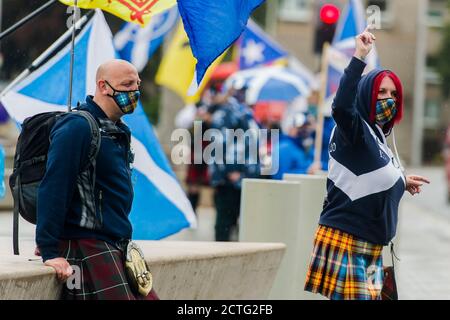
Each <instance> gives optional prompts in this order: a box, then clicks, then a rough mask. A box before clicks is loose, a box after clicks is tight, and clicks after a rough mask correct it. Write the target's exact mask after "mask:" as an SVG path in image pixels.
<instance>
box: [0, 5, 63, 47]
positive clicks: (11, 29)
mask: <svg viewBox="0 0 450 320" xmlns="http://www.w3.org/2000/svg"><path fill="white" fill-rule="evenodd" d="M57 1H58V0H50V1H49V2H47V3H46V4H44V5H43V6H41V7H39V8H38V9H36V10H35V11H33V12H32V13H30V14H29V15H27V16H26V17H25V18H23V19H22V20H20V21H18V22H16V23H15V24H13V25H12V26H11V27H9V28H8V29H6V30H5V31H3V32H2V33H0V40H2V39H3V38H4V37H6V36H7V35H9V34H10V33H12V32H14V31H16V30H17V29H19V28H20V27H21V26H23V25H24V24H25V23H27V22H28V21H30V20H32V19H33V18H35V17H37V16H38V15H40V14H41V13H42V12H44V11H45V10H46V9H48V8H50V7H51V6H52V5H53V4H55V3H56V2H57Z"/></svg>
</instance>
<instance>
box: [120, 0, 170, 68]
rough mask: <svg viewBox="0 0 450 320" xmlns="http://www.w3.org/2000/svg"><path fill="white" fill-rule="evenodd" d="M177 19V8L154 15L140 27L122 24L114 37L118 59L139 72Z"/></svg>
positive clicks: (128, 23) (133, 24) (134, 24)
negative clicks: (127, 62)
mask: <svg viewBox="0 0 450 320" xmlns="http://www.w3.org/2000/svg"><path fill="white" fill-rule="evenodd" d="M178 18H179V14H178V7H177V6H174V7H173V8H171V9H169V10H167V11H164V12H163V13H160V14H158V15H155V16H153V17H152V19H151V20H150V23H149V24H148V25H147V26H145V27H141V26H139V25H138V24H136V23H130V22H127V23H124V25H123V26H122V28H121V29H120V30H119V31H118V32H117V33H116V34H115V35H114V46H115V47H116V50H117V52H118V53H119V56H120V58H122V59H124V60H127V61H130V62H131V63H132V64H133V65H134V66H135V67H136V68H137V69H138V71H139V72H141V71H142V70H143V69H144V67H145V66H146V65H147V61H148V59H149V58H150V57H151V56H152V55H153V53H154V52H155V51H156V49H158V48H159V46H160V45H161V43H162V42H163V40H164V37H165V36H166V35H167V34H168V33H169V32H170V31H171V30H172V29H173V27H174V26H175V25H176V23H177V21H178Z"/></svg>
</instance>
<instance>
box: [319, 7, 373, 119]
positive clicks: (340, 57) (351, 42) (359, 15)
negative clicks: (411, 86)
mask: <svg viewBox="0 0 450 320" xmlns="http://www.w3.org/2000/svg"><path fill="white" fill-rule="evenodd" d="M366 26H367V21H366V15H365V11H364V7H363V5H362V3H361V1H360V0H349V1H348V3H347V5H346V6H345V8H344V10H343V12H342V14H341V17H340V18H339V22H338V25H337V27H336V33H335V34H334V38H333V42H332V45H331V46H330V47H329V49H328V53H327V65H328V70H327V84H326V92H325V102H324V114H325V115H326V116H330V115H331V105H332V103H333V100H334V97H335V95H336V92H337V89H338V87H339V82H340V79H341V77H342V76H343V74H344V69H345V68H346V67H347V65H348V64H349V63H350V60H351V58H352V56H353V54H354V52H355V48H356V47H355V45H356V44H355V37H356V36H357V35H358V34H360V33H362V32H363V31H364V30H365V28H366ZM366 63H367V67H366V70H365V72H369V71H370V70H372V69H374V68H376V67H378V65H379V63H378V55H377V51H376V48H375V46H373V48H372V51H371V52H370V54H369V55H368V56H367V58H366Z"/></svg>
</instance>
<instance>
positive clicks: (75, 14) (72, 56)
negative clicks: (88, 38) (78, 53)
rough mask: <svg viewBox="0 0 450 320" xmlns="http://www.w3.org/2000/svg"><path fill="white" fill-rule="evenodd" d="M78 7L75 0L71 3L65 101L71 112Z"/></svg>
mask: <svg viewBox="0 0 450 320" xmlns="http://www.w3.org/2000/svg"><path fill="white" fill-rule="evenodd" d="M77 7H78V0H75V1H74V2H73V20H72V22H73V27H72V44H71V48H70V75H69V98H68V101H67V111H69V112H70V111H71V110H72V86H73V85H72V83H73V64H74V59H75V33H76V32H75V30H76V29H77V25H76V22H77V21H76V17H77V9H78V8H77Z"/></svg>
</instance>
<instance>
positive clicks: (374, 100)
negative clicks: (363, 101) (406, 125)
mask: <svg viewBox="0 0 450 320" xmlns="http://www.w3.org/2000/svg"><path fill="white" fill-rule="evenodd" d="M385 77H389V78H390V79H392V81H393V82H394V84H395V88H396V89H397V98H396V106H397V114H396V115H395V117H394V119H392V121H391V122H389V123H388V124H387V125H386V126H385V128H383V130H384V129H386V131H389V130H390V129H391V128H392V127H393V126H394V123H399V122H400V120H402V117H403V86H402V82H401V81H400V78H399V77H398V76H397V75H396V74H395V73H394V72H392V71H389V70H385V71H382V72H380V73H379V74H378V75H377V76H376V77H375V80H374V82H373V88H372V102H371V104H370V118H369V119H370V121H371V122H372V123H374V122H375V116H376V104H377V100H378V91H379V90H380V86H381V82H382V81H383V79H384V78H385Z"/></svg>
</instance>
